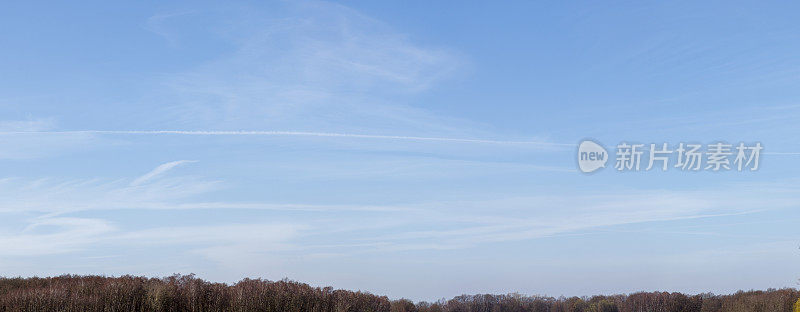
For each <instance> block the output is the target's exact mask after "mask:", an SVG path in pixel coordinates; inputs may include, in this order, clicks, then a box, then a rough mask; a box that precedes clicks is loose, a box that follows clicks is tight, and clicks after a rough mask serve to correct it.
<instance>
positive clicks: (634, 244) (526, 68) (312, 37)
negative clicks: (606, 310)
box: [0, 1, 800, 300]
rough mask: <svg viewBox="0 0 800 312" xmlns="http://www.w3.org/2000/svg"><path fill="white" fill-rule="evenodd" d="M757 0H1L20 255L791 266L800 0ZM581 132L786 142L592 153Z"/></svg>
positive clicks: (575, 280) (407, 268)
mask: <svg viewBox="0 0 800 312" xmlns="http://www.w3.org/2000/svg"><path fill="white" fill-rule="evenodd" d="M758 4H759V3H755V2H733V3H732V2H721V1H720V2H703V3H696V2H692V1H679V2H670V3H640V2H614V3H602V4H600V3H593V2H573V3H570V4H566V3H557V4H555V3H534V2H528V1H519V2H506V3H502V4H498V3H486V4H481V3H474V2H472V3H460V2H459V3H456V2H435V3H431V2H430V1H381V2H375V1H344V2H341V3H331V2H266V3H260V2H248V1H243V2H234V3H229V4H221V3H214V2H189V1H185V2H171V3H163V2H155V1H142V2H136V3H131V4H125V5H122V4H119V3H111V2H104V1H95V2H81V3H58V2H55V3H45V2H34V3H25V2H16V3H6V4H4V5H3V9H2V10H0V46H2V47H3V48H2V49H0V274H2V275H6V276H16V275H22V276H31V275H40V276H42V275H55V274H62V273H75V274H107V275H119V274H136V275H148V276H162V275H169V274H172V273H196V274H197V275H198V276H199V277H202V278H206V279H210V280H214V281H224V282H233V281H236V280H239V279H241V278H244V277H263V278H267V279H273V280H275V279H281V278H284V277H288V278H290V279H295V280H299V281H303V282H308V283H311V284H312V285H331V286H334V287H337V288H347V289H353V290H365V291H370V292H373V293H377V294H385V295H388V296H390V297H392V298H399V297H406V298H411V299H414V300H435V299H438V298H441V297H451V296H454V295H459V294H462V293H505V292H512V291H517V292H521V293H527V294H546V295H552V296H558V295H567V296H571V295H590V294H612V293H623V292H633V291H639V290H666V291H683V292H689V293H698V292H707V291H711V292H718V293H727V292H732V291H735V290H739V289H751V288H756V289H758V288H762V289H763V288H769V287H794V286H796V284H797V282H796V281H797V278H798V277H800V250H798V243H799V241H800V227H798V226H797V224H798V222H800V210H798V208H800V206H799V205H800V204H798V203H800V187H798V183H800V179H798V174H800V166H798V162H799V161H800V155H791V154H783V155H782V154H775V153H800V141H798V137H797V136H798V134H800V125H799V124H800V123H798V121H800V88H798V87H797V86H798V83H799V82H800V23H798V22H797V18H796V14H794V13H795V12H797V11H798V9H800V7H798V6H797V5H795V4H790V3H783V4H773V6H763V7H762V6H758ZM173 130H177V131H195V132H190V133H147V132H146V131H173ZM126 131H145V132H144V133H131V132H126ZM235 131H255V133H249V134H248V133H245V134H236V133H231V132H235ZM198 132H199V133H198ZM276 132H277V133H276ZM332 134H334V135H332ZM584 138H593V139H595V140H597V141H598V142H601V143H603V144H605V145H606V146H607V147H610V148H611V147H613V146H614V145H616V144H617V143H619V142H621V141H629V142H641V143H646V144H649V143H661V142H669V143H672V144H677V143H679V142H699V143H712V142H716V141H719V140H722V141H728V142H740V141H743V142H756V141H758V142H761V143H762V144H763V145H764V147H765V150H764V152H765V154H764V155H763V156H762V159H761V169H760V170H759V171H757V172H744V173H739V172H723V173H713V172H699V173H686V172H680V171H678V170H670V171H668V172H665V173H662V172H638V173H635V172H634V173H631V172H628V173H618V172H615V171H614V170H610V169H613V168H606V169H604V170H602V171H600V172H597V173H596V174H592V175H584V174H580V173H579V172H578V171H577V169H576V159H575V148H576V145H577V144H578V142H579V141H580V140H582V139H584ZM451 139H456V140H451ZM770 153H772V154H770Z"/></svg>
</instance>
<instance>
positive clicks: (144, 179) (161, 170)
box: [130, 160, 197, 186]
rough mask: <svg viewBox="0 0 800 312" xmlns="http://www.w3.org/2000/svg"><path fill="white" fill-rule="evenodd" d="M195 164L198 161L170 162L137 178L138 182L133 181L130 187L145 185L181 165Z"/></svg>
mask: <svg viewBox="0 0 800 312" xmlns="http://www.w3.org/2000/svg"><path fill="white" fill-rule="evenodd" d="M193 162H197V161H195V160H178V161H172V162H168V163H165V164H161V165H160V166H158V167H156V168H155V169H153V170H152V171H150V172H148V173H146V174H145V175H143V176H141V177H139V178H137V179H136V180H133V182H131V184H130V185H131V186H138V185H141V184H142V183H145V182H147V181H150V180H152V179H155V178H157V177H159V176H161V175H163V174H164V173H165V172H167V171H169V170H170V169H172V168H175V167H177V166H180V165H183V164H186V163H193Z"/></svg>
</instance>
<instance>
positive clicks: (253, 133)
mask: <svg viewBox="0 0 800 312" xmlns="http://www.w3.org/2000/svg"><path fill="white" fill-rule="evenodd" d="M25 134H98V135H102V134H109V135H196V136H204V135H209V136H233V135H243V136H305V137H333V138H357V139H383V140H403V141H435V142H454V143H482V144H511V145H538V146H553V147H556V146H558V147H573V146H575V144H568V143H555V142H547V141H515V140H490V139H474V138H446V137H424V136H404V135H378V134H357V133H335V132H304V131H193V130H68V131H2V132H0V135H25Z"/></svg>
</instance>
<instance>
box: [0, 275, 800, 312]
mask: <svg viewBox="0 0 800 312" xmlns="http://www.w3.org/2000/svg"><path fill="white" fill-rule="evenodd" d="M798 298H800V292H798V291H797V290H795V289H780V290H774V289H771V290H767V291H748V292H738V293H736V294H733V295H712V294H701V295H694V296H687V295H684V294H680V293H667V292H650V293H645V292H642V293H635V294H631V295H614V296H594V297H583V298H579V297H571V298H565V297H560V298H553V297H541V296H523V295H518V294H509V295H473V296H467V295H464V296H458V297H455V298H453V299H450V300H444V299H442V300H440V301H438V302H433V303H428V302H420V303H414V302H411V301H409V300H404V299H401V300H389V299H388V298H387V297H385V296H376V295H373V294H370V293H365V292H353V291H347V290H334V289H332V288H331V287H324V288H320V287H311V286H309V285H307V284H303V283H298V282H294V281H288V280H283V281H277V282H271V281H265V280H260V279H255V280H254V279H244V280H242V281H240V282H238V283H236V284H234V285H227V284H222V283H211V282H207V281H204V280H202V279H198V278H195V277H194V276H193V275H175V276H171V277H167V278H145V277H134V276H122V277H101V276H76V275H64V276H58V277H49V278H0V311H120V312H121V311H276V312H277V311H281V312H290V311H303V312H306V311H308V312H316V311H318V312H345V311H353V312H356V311H358V312H361V311H365V312H366V311H375V312H440V311H441V312H505V311H509V312H512V311H513V312H527V311H531V312H533V311H535V312H690V311H691V312H694V311H698V312H716V311H719V312H722V311H725V312H740V311H741V312H744V311H747V312H782V311H785V312H792V311H795V310H794V309H795V302H797V301H798ZM797 311H800V307H798V310H797Z"/></svg>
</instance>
